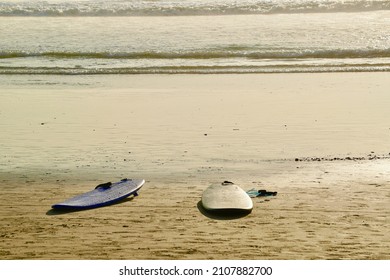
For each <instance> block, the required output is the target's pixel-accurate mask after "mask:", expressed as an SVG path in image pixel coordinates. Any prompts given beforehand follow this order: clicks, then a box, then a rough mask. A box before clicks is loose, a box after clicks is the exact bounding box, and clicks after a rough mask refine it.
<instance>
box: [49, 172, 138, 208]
mask: <svg viewBox="0 0 390 280" xmlns="http://www.w3.org/2000/svg"><path fill="white" fill-rule="evenodd" d="M144 183H145V180H144V179H123V180H121V181H119V182H116V183H105V184H101V185H98V186H97V187H96V188H95V189H94V190H92V191H89V192H86V193H83V194H80V195H77V196H75V197H72V198H70V199H68V200H65V201H63V202H60V203H57V204H54V205H52V208H53V209H75V210H76V209H80V210H81V209H91V208H97V207H103V206H108V205H111V204H114V203H116V202H118V201H120V200H122V199H124V198H126V197H129V196H130V195H134V196H137V195H138V190H139V189H140V188H141V187H142V186H143V184H144Z"/></svg>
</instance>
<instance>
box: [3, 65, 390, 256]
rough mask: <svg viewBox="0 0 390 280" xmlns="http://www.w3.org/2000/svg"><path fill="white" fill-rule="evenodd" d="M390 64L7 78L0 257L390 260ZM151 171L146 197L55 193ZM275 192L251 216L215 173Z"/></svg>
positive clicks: (257, 202)
mask: <svg viewBox="0 0 390 280" xmlns="http://www.w3.org/2000/svg"><path fill="white" fill-rule="evenodd" d="M389 81H390V73H386V72H383V73H324V74H313V73H311V74H270V75H267V74H253V75H252V74H245V75H238V74H235V75H222V74H219V75H94V76H93V75H92V76H83V75H79V76H66V75H62V76H56V75H50V76H39V75H31V76H27V75H25V76H23V75H21V76H13V75H2V76H0V84H1V94H0V129H1V137H0V199H1V201H2V202H1V204H0V224H1V228H0V237H1V240H2V242H1V243H0V259H2V260H8V259H16V260H18V259H76V260H79V259H109V260H111V259H294V260H296V259H299V260H300V259H305V260H306V259H352V260H356V259H363V260H368V259H376V260H378V259H390V218H389V216H390V203H389V202H390V146H389V143H390V111H389V109H388V108H390V95H389V94H388V92H389V88H390V82H389ZM125 177H127V178H144V179H145V180H146V183H145V185H144V186H143V188H142V189H141V191H140V192H139V196H138V197H135V198H134V199H132V198H130V199H126V200H124V201H123V202H121V203H118V204H115V205H113V206H109V207H103V208H98V209H92V210H86V211H76V212H66V213H61V212H55V211H53V210H51V205H52V204H54V203H57V202H60V201H63V200H65V199H67V198H69V197H72V196H74V195H76V194H80V193H83V192H86V191H89V190H91V189H93V188H94V187H95V186H96V185H98V184H100V183H104V182H107V181H112V182H114V181H118V180H120V179H122V178H125ZM224 180H229V181H233V182H235V183H236V184H237V185H239V186H241V187H242V188H243V189H244V190H250V189H252V188H255V189H267V190H269V191H277V192H278V195H277V196H275V197H268V198H261V197H258V198H253V203H254V208H253V211H252V212H251V213H250V214H248V215H246V216H240V217H235V216H223V217H221V216H213V215H210V214H208V213H206V212H205V211H204V210H203V209H202V208H201V206H200V199H201V195H202V192H203V190H204V189H205V188H207V187H208V186H209V185H210V184H212V183H218V182H221V181H224Z"/></svg>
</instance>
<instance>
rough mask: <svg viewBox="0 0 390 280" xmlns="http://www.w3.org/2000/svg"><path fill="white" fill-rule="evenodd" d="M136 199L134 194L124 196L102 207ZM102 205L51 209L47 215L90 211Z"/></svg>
mask: <svg viewBox="0 0 390 280" xmlns="http://www.w3.org/2000/svg"><path fill="white" fill-rule="evenodd" d="M133 199H134V196H131V197H127V198H124V199H122V200H120V201H118V202H115V203H113V204H110V205H107V206H102V207H109V206H113V205H118V204H122V203H125V202H129V201H132V200H133ZM102 207H94V208H84V209H74V208H69V209H66V208H64V209H50V210H48V211H47V212H46V215H48V216H56V215H64V214H70V213H75V212H81V211H90V210H95V209H97V208H102Z"/></svg>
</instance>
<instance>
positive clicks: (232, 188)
mask: <svg viewBox="0 0 390 280" xmlns="http://www.w3.org/2000/svg"><path fill="white" fill-rule="evenodd" d="M202 206H203V207H204V209H206V210H207V211H218V212H223V211H226V212H228V211H237V212H238V211H245V212H251V211H252V209H253V202H252V199H251V198H250V197H249V195H248V194H247V193H246V192H245V191H244V190H243V189H241V188H240V187H239V186H237V185H235V184H234V183H231V182H227V181H225V182H223V183H221V184H215V185H211V186H209V187H208V188H207V189H206V190H204V192H203V194H202Z"/></svg>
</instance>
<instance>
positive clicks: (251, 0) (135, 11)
mask: <svg viewBox="0 0 390 280" xmlns="http://www.w3.org/2000/svg"><path fill="white" fill-rule="evenodd" d="M0 1H1V0H0ZM374 10H390V1H388V0H377V1H375V0H374V1H366V0H295V1H294V0H241V1H236V0H205V1H204V0H203V1H200V0H188V1H184V0H116V1H111V2H108V1H71V2H70V1H63V2H61V1H60V0H59V1H58V0H57V1H55V0H51V1H50V0H49V1H25V2H19V1H18V2H10V1H8V2H6V1H1V2H0V16H52V17H57V16H59V17H60V16H64V17H72V16H190V15H239V14H277V13H327V12H360V11H374Z"/></svg>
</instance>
